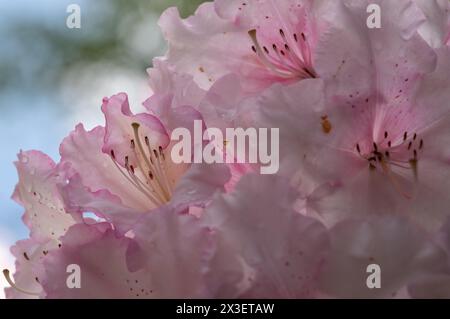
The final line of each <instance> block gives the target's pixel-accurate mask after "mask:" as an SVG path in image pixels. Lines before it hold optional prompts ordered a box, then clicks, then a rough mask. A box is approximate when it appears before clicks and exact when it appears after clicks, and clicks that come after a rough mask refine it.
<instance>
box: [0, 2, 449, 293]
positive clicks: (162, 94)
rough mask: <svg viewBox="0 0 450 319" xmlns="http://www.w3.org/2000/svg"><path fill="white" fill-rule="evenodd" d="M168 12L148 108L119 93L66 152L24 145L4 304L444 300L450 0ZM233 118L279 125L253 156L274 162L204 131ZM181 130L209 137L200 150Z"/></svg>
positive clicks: (219, 5)
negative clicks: (164, 47)
mask: <svg viewBox="0 0 450 319" xmlns="http://www.w3.org/2000/svg"><path fill="white" fill-rule="evenodd" d="M373 4H376V7H377V8H379V14H380V17H379V18H380V25H379V27H370V26H369V24H368V23H367V19H368V18H370V17H369V16H370V10H367V8H368V7H369V6H370V5H373ZM159 25H160V26H161V29H162V32H163V34H164V37H165V38H166V40H167V42H168V46H169V49H168V52H167V54H166V55H165V56H163V57H158V58H155V59H154V61H153V67H152V68H151V69H149V72H148V73H149V85H150V89H149V92H151V93H149V95H150V96H149V98H148V99H147V100H146V101H143V103H144V106H145V107H146V111H145V112H143V113H139V114H134V113H133V112H132V110H131V108H130V105H129V103H128V98H127V95H126V94H125V93H119V94H117V95H114V96H112V97H109V98H105V99H104V100H103V102H102V107H101V111H102V112H103V114H104V116H105V124H104V126H98V127H95V128H94V129H92V130H90V131H88V130H86V129H85V128H84V127H83V125H82V124H79V125H78V126H77V127H76V128H75V130H74V131H73V132H71V133H70V134H69V135H68V137H67V138H65V139H64V140H63V141H62V143H61V146H60V154H61V159H60V161H59V162H58V163H55V162H54V161H53V160H52V159H50V158H49V157H48V156H46V155H45V154H43V153H41V152H39V151H21V152H20V153H19V155H18V157H19V158H18V161H17V162H16V167H17V171H18V175H19V182H18V184H17V187H16V189H15V191H14V195H13V199H14V200H16V201H17V202H18V203H19V204H21V205H22V206H23V207H24V208H25V214H24V217H23V220H24V223H25V224H26V225H27V226H28V227H29V229H30V236H29V238H28V239H25V240H21V241H19V242H17V243H16V245H15V246H14V247H12V253H13V254H14V256H15V258H16V271H15V273H14V275H12V273H10V271H9V270H7V269H6V270H4V275H5V276H6V277H7V279H8V281H9V283H10V284H11V287H10V288H7V289H6V295H7V297H9V298H32V297H34V298H36V297H37V298H339V297H351V298H361V297H370V298H409V297H412V298H423V297H425V298H438V297H439V298H442V297H443V298H450V191H449V190H450V3H449V2H448V1H444V0H395V1H394V0H377V1H375V0H372V1H367V0H317V1H314V0H277V1H275V0H215V1H214V2H207V3H204V4H203V5H201V6H200V7H199V8H198V9H197V11H196V12H195V14H194V15H193V16H190V17H188V18H186V19H182V18H181V17H180V15H179V13H178V11H177V9H176V8H170V9H168V10H167V11H165V12H164V13H163V15H162V16H161V18H160V21H159ZM199 123H200V124H199ZM232 128H241V129H242V130H247V129H257V130H258V129H259V130H262V129H276V130H277V131H276V132H277V139H276V140H271V139H270V137H269V138H268V141H267V144H268V145H261V144H264V143H256V145H254V144H252V143H249V145H247V146H248V147H246V148H245V151H246V152H248V153H249V154H250V153H251V152H252V151H254V150H253V149H252V147H256V148H258V147H259V148H260V147H266V149H264V151H265V152H266V153H264V151H263V154H267V155H269V154H273V152H279V154H278V153H277V156H278V155H279V170H275V171H273V172H272V173H274V174H261V168H262V167H263V166H264V165H265V164H267V161H266V162H264V161H263V160H262V159H261V158H258V160H257V161H247V162H245V161H236V160H235V158H234V157H235V153H234V152H233V150H234V149H231V151H230V147H229V145H230V144H231V145H234V144H233V143H230V141H228V140H227V139H226V138H225V139H224V140H222V139H221V140H220V141H218V140H217V139H214V138H212V136H210V135H208V132H216V134H215V135H216V136H217V135H220V136H224V137H225V136H226V134H225V132H226V130H227V129H232ZM177 130H178V131H179V130H182V131H183V132H191V133H192V135H189V136H194V135H195V134H197V135H198V132H197V133H196V132H194V130H197V131H198V130H200V134H201V135H200V136H202V137H203V139H202V140H201V142H200V144H202V145H198V144H199V143H198V142H197V143H195V141H192V143H187V144H186V145H189V147H192V149H191V150H189V152H187V150H185V151H186V152H185V154H183V158H184V159H186V156H187V157H188V158H189V157H192V161H191V162H189V161H186V160H184V161H182V162H181V161H179V160H174V158H173V156H172V155H171V154H172V153H173V152H172V151H173V149H174V148H176V143H175V141H173V139H172V138H171V136H172V132H174V131H175V132H176V131H177ZM221 132H222V133H223V134H222V135H221V134H219V133H221ZM203 133H204V134H203ZM278 133H279V136H278ZM208 136H209V137H210V138H209V139H208ZM205 137H206V139H205ZM278 137H279V138H278ZM196 147H202V148H204V149H205V148H208V147H210V149H214V152H215V157H216V158H219V159H220V158H222V159H223V161H216V162H214V163H206V162H198V161H195V160H194V158H193V156H194V154H195V148H196ZM267 152H269V153H267ZM186 154H188V155H186ZM257 154H261V153H257ZM244 157H245V156H244ZM277 158H278V157H277ZM68 269H69V271H68ZM71 269H72V270H71ZM370 269H376V270H378V274H377V275H378V277H381V283H380V282H378V284H376V282H377V279H374V280H375V284H373V282H372V281H371V280H372V279H373V277H371V275H372V274H371V270H370ZM72 271H75V272H76V273H79V274H78V275H79V276H78V279H77V278H76V276H72V275H73V274H72ZM75 275H76V274H75ZM74 278H75V279H74ZM77 281H79V282H77ZM378 281H379V278H378ZM371 283H372V284H371Z"/></svg>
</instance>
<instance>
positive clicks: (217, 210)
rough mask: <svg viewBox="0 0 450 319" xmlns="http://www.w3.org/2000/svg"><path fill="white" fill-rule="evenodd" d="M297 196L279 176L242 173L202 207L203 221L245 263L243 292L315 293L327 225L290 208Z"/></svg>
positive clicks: (276, 294)
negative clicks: (232, 188) (227, 190)
mask: <svg viewBox="0 0 450 319" xmlns="http://www.w3.org/2000/svg"><path fill="white" fill-rule="evenodd" d="M296 196H297V194H296V192H294V191H293V190H292V189H291V188H289V186H288V184H287V182H286V180H284V179H281V178H277V177H275V176H269V175H267V176H257V175H247V176H245V177H243V178H242V180H241V181H240V183H239V184H238V185H237V187H236V189H235V191H234V192H233V193H231V194H228V195H222V196H219V197H217V198H216V200H215V201H214V202H213V203H212V204H211V206H210V207H209V208H208V209H207V210H206V212H205V218H206V219H207V220H208V224H210V225H211V226H212V227H213V228H214V229H217V232H218V234H219V235H220V236H221V237H222V238H223V240H224V241H225V243H226V245H228V246H229V247H231V249H232V250H233V251H235V254H237V256H239V258H240V259H241V260H242V261H243V262H244V269H245V268H247V269H249V270H248V271H247V272H246V273H247V275H246V276H245V277H244V279H245V281H244V282H243V284H245V285H249V286H250V287H249V288H248V290H247V291H246V292H245V293H244V294H243V295H242V296H243V297H246V298H300V297H310V296H313V295H314V293H315V287H316V279H317V275H318V274H319V273H320V268H321V267H320V266H321V264H322V262H323V261H324V259H323V258H324V254H325V253H326V251H327V247H328V242H327V235H326V229H325V228H324V227H323V226H322V225H321V224H320V223H319V222H317V221H316V220H314V219H312V218H308V217H304V216H302V215H300V214H298V213H297V212H295V211H294V209H293V204H294V202H295V199H296Z"/></svg>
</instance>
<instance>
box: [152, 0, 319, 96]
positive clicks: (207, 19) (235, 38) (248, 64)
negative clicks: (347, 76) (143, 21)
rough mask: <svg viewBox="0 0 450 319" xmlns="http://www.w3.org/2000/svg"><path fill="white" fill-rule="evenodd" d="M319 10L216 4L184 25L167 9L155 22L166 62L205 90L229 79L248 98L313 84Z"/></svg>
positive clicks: (300, 4)
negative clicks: (279, 87) (277, 87)
mask: <svg viewBox="0 0 450 319" xmlns="http://www.w3.org/2000/svg"><path fill="white" fill-rule="evenodd" d="M317 7H320V2H314V1H309V0H305V1H303V0H286V1H272V0H267V1H258V0H245V1H241V0H239V1H237V0H231V1H230V0H216V1H215V2H214V3H205V4H202V5H201V6H200V7H199V8H198V10H197V11H196V13H195V15H193V16H191V17H189V18H187V19H184V20H183V19H181V18H180V16H179V13H178V11H177V9H176V8H170V9H168V10H167V11H166V12H164V13H163V15H162V16H161V19H160V22H159V24H160V26H161V28H162V30H163V33H164V36H165V37H166V39H167V40H168V42H169V51H168V53H167V55H166V59H167V61H168V62H169V63H170V64H171V65H173V66H174V68H175V70H177V71H181V72H184V73H188V74H191V75H192V76H193V77H194V79H195V81H196V82H197V83H198V84H199V85H200V87H202V88H204V89H208V88H210V87H211V85H212V84H213V83H215V82H216V81H217V80H218V79H220V78H221V77H222V76H224V75H226V74H229V73H234V74H236V75H238V76H239V78H240V80H241V81H242V86H243V89H244V91H245V92H246V93H252V92H258V91H260V90H261V89H263V88H265V87H268V86H270V85H271V84H273V83H277V82H282V83H292V82H295V81H298V80H301V79H305V78H315V77H317V74H316V70H315V61H314V57H315V50H316V47H317V46H318V41H319V37H320V35H321V34H322V33H323V32H324V30H325V29H326V25H327V24H326V23H325V22H320V21H319V20H320V19H321V18H322V17H323V15H325V14H326V11H321V13H322V14H321V15H320V16H319V15H317V12H318V11H319V8H317Z"/></svg>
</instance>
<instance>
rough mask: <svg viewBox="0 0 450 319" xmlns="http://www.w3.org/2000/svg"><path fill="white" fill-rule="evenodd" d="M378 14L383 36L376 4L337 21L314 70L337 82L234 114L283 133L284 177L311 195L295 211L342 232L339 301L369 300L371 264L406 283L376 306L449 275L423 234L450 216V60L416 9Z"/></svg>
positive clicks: (272, 97)
mask: <svg viewBox="0 0 450 319" xmlns="http://www.w3.org/2000/svg"><path fill="white" fill-rule="evenodd" d="M379 3H380V5H381V9H382V12H383V23H384V24H383V27H382V28H381V29H373V30H369V29H367V28H366V27H365V24H364V23H365V19H366V17H367V15H366V12H365V5H366V3H361V2H358V1H353V2H352V1H349V2H347V3H345V4H344V5H343V6H342V7H341V9H340V10H338V11H335V12H334V14H335V18H336V24H335V26H334V27H333V28H331V29H330V30H329V33H327V37H328V38H329V39H328V41H324V42H323V44H324V45H323V47H322V48H326V47H327V46H328V50H327V51H329V52H333V55H330V54H326V55H320V54H318V55H317V60H316V61H317V62H319V61H321V63H320V64H319V63H318V64H317V66H318V68H317V71H318V72H319V73H320V74H323V75H325V74H326V72H330V73H329V74H328V76H324V79H307V80H304V81H300V82H298V83H295V84H291V85H288V86H286V85H274V86H272V87H271V88H269V89H267V90H265V91H264V92H262V94H260V95H258V96H255V97H251V98H249V99H246V100H244V101H243V102H241V103H240V105H238V106H236V107H235V109H236V113H237V114H239V113H240V112H242V110H245V111H247V112H248V110H251V112H252V114H253V119H254V121H255V123H257V124H256V125H257V126H260V127H279V128H280V143H281V144H280V152H281V154H280V155H281V159H282V161H281V165H280V167H281V173H282V174H283V175H286V176H289V177H291V183H292V184H293V185H295V186H296V187H297V188H298V189H299V190H300V192H301V196H300V197H299V201H298V202H297V203H296V208H297V209H298V210H299V211H300V212H301V213H303V214H306V215H310V216H315V217H317V218H319V219H320V220H321V221H322V222H323V223H324V224H325V225H327V226H328V227H330V228H332V230H331V236H332V237H331V243H332V253H331V254H330V256H329V259H327V261H326V263H327V265H328V266H327V267H326V268H325V270H324V277H323V286H322V287H323V289H324V291H326V292H329V293H330V294H331V295H332V296H333V295H335V296H352V297H357V296H369V295H367V294H370V292H367V287H364V286H363V285H364V283H365V282H364V281H361V280H360V279H361V278H362V276H363V275H362V273H361V271H362V272H364V271H365V268H361V262H362V261H364V262H367V261H369V260H370V258H371V257H376V258H375V259H377V260H378V261H379V262H380V263H382V264H383V265H384V266H382V268H383V269H384V268H386V269H387V271H388V273H389V276H392V278H395V277H396V278H397V279H398V281H397V282H394V281H393V279H392V280H391V283H392V286H390V285H388V284H387V285H386V286H385V288H386V289H385V290H381V291H378V294H377V293H372V294H370V296H373V297H380V296H383V297H391V296H392V294H394V293H398V292H399V291H400V290H402V289H405V288H406V289H410V290H411V289H412V288H411V287H412V286H411V285H413V284H414V283H415V282H416V281H417V280H419V279H420V278H421V277H422V276H425V275H427V274H428V275H429V274H430V273H436V274H438V273H441V272H442V269H443V267H444V266H443V262H442V260H443V258H442V254H443V253H442V250H441V249H439V248H438V247H436V245H435V243H433V242H432V241H430V240H428V239H427V236H430V234H427V233H426V232H425V234H422V233H421V232H422V231H423V229H425V230H426V231H430V232H434V231H436V230H437V229H439V228H440V226H441V225H442V223H443V222H444V221H445V220H446V219H447V218H448V215H449V211H448V207H450V197H449V196H448V194H447V193H448V192H447V191H446V190H447V189H448V188H450V185H449V180H450V179H449V176H450V175H449V174H450V149H449V147H448V145H449V137H450V131H449V127H450V125H449V120H450V117H449V115H450V104H449V101H450V95H449V92H450V91H449V90H448V88H449V87H450V73H449V72H448V70H449V69H450V50H449V49H448V47H442V48H439V49H437V50H433V49H432V48H431V47H429V46H428V45H427V43H426V42H425V41H424V39H423V38H422V37H421V36H420V35H419V34H418V33H417V28H418V27H419V26H420V25H421V23H422V22H423V14H422V12H421V11H420V10H419V9H418V8H417V7H415V6H414V5H413V4H412V2H408V1H402V2H400V4H399V2H395V3H393V2H391V1H380V2H379ZM355 22H356V23H359V22H360V23H361V24H360V25H361V27H360V28H357V27H355ZM344 30H345V31H344ZM343 41H345V42H346V43H348V46H343V45H339V44H338V43H342V42H343ZM325 57H326V58H325ZM319 66H320V68H319ZM322 67H323V68H324V69H322ZM333 68H334V69H333ZM400 216H403V217H402V218H400ZM405 217H406V218H405ZM345 225H350V226H348V228H346V227H347V226H345ZM341 228H342V229H344V228H345V229H346V230H345V231H342V232H340V231H339V230H340V229H341ZM371 228H373V229H374V230H373V233H372V235H371V233H370V232H369V229H371ZM366 229H367V231H366ZM421 229H422V230H421ZM412 237H416V238H417V241H414V240H412ZM385 238H390V239H389V241H388V242H389V245H391V247H392V250H389V249H387V248H386V246H387V245H388V243H387V242H384V240H385ZM333 247H335V248H333ZM430 247H432V248H430ZM369 248H370V249H369ZM333 249H336V254H334V253H333ZM366 251H368V252H367V254H368V255H366ZM369 252H373V253H372V255H376V256H371V255H370V253H369ZM402 254H404V255H402ZM363 257H364V258H365V259H364V258H363ZM361 260H362V261H361ZM408 260H409V261H408ZM402 264H407V266H405V267H404V268H403V271H404V274H403V275H401V276H400V275H399V273H398V271H399V270H398V269H401V268H398V267H400V266H401V265H402ZM433 267H435V268H433ZM351 269H353V272H352V271H351ZM357 269H358V271H359V272H356V270H357ZM438 271H439V272H438ZM358 276H359V277H358ZM346 282H347V284H346ZM364 289H366V291H365V292H362V291H363V290H364ZM411 291H412V290H411ZM423 291H424V290H421V291H420V293H423ZM416 293H417V294H419V292H416Z"/></svg>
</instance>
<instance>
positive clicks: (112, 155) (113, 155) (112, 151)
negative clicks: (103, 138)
mask: <svg viewBox="0 0 450 319" xmlns="http://www.w3.org/2000/svg"><path fill="white" fill-rule="evenodd" d="M111 157H112V158H113V159H114V160H115V159H116V154H115V153H114V150H111Z"/></svg>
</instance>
